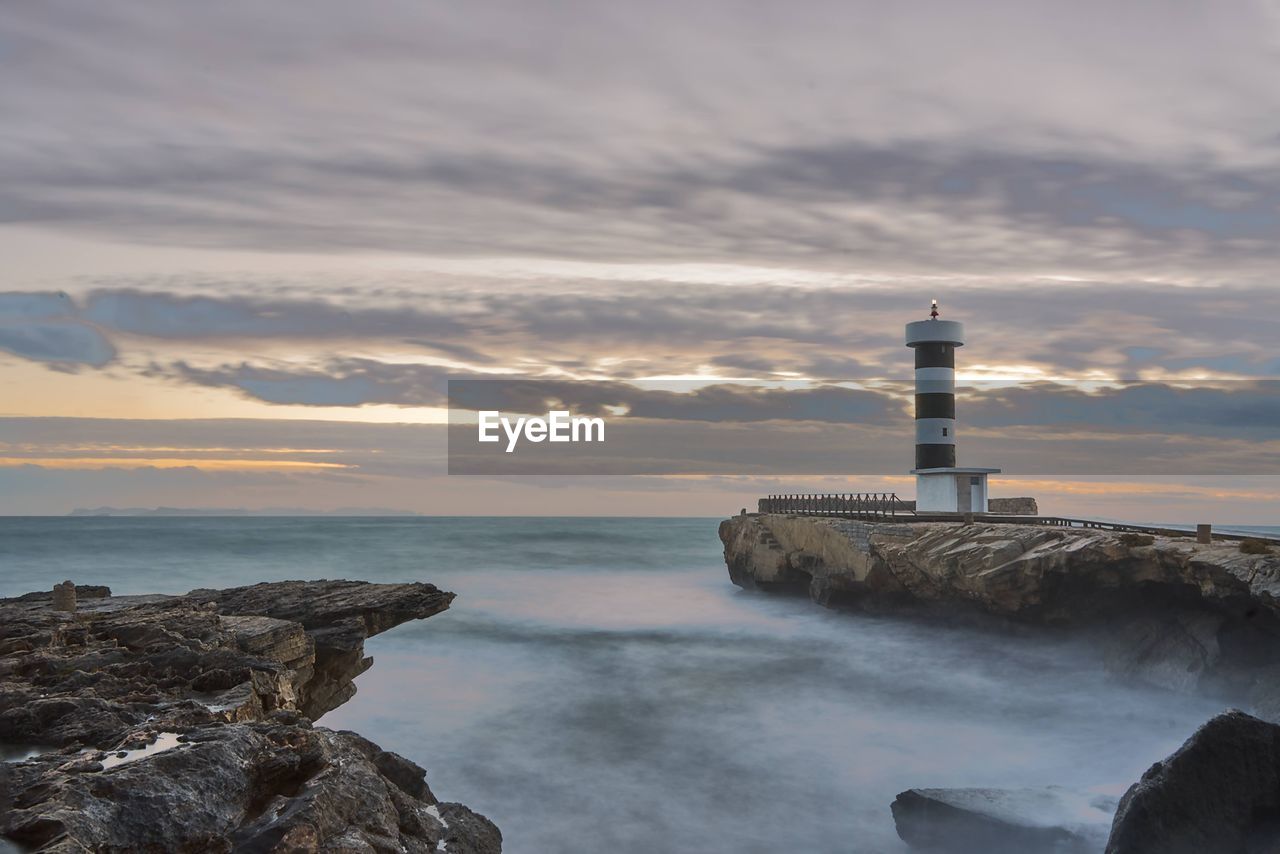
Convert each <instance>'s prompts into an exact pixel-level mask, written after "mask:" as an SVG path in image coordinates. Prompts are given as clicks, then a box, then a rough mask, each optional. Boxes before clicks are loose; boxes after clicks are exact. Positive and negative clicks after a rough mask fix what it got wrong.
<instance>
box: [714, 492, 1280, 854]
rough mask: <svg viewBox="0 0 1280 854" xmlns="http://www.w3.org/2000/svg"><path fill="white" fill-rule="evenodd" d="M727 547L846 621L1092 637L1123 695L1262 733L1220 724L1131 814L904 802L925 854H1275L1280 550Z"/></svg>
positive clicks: (1053, 799)
mask: <svg viewBox="0 0 1280 854" xmlns="http://www.w3.org/2000/svg"><path fill="white" fill-rule="evenodd" d="M720 539H721V541H722V542H723V544H724V556H725V563H726V566H727V568H728V571H729V576H730V578H731V580H732V581H733V583H734V584H737V585H738V586H740V587H744V588H753V589H759V590H764V591H773V592H796V593H799V592H803V593H804V594H807V595H808V596H809V597H810V598H811V599H813V600H814V601H815V602H817V603H819V604H821V605H825V606H828V607H835V608H847V609H851V610H862V611H869V612H875V613H902V614H909V615H915V616H928V617H930V618H938V617H944V618H950V619H955V618H963V619H973V620H977V621H979V622H982V623H983V624H984V625H986V626H988V627H992V628H997V629H999V628H1008V627H1031V626H1037V627H1040V629H1041V630H1044V631H1062V632H1081V633H1087V634H1088V635H1089V636H1090V637H1091V638H1094V639H1096V640H1097V641H1098V643H1099V660H1100V666H1102V667H1104V668H1105V669H1106V670H1107V671H1109V672H1110V673H1111V674H1113V675H1114V676H1116V677H1117V678H1121V679H1124V680H1126V681H1130V682H1141V683H1144V684H1147V685H1152V686H1156V687H1159V688H1162V689H1167V690H1170V691H1174V692H1180V693H1196V694H1200V695H1205V696H1210V697H1214V698H1219V699H1222V700H1223V701H1224V702H1227V703H1230V704H1233V705H1241V706H1244V707H1246V708H1247V709H1249V711H1250V712H1252V713H1253V715H1256V717H1254V716H1251V715H1249V714H1246V713H1245V712H1241V711H1236V710H1230V711H1227V712H1225V713H1223V714H1221V715H1218V716H1217V717H1215V718H1213V719H1212V720H1210V721H1209V722H1208V723H1206V724H1205V725H1204V726H1203V727H1201V729H1200V730H1198V731H1197V732H1196V733H1194V734H1193V735H1191V737H1190V738H1189V739H1188V741H1187V742H1186V744H1185V745H1184V746H1183V747H1182V748H1181V749H1179V750H1178V751H1177V752H1176V753H1174V754H1173V755H1172V756H1170V757H1169V758H1168V759H1166V760H1164V761H1163V762H1160V763H1156V765H1154V766H1153V767H1152V768H1151V769H1150V770H1149V771H1148V772H1147V773H1146V774H1145V775H1143V778H1142V779H1141V780H1140V781H1138V782H1137V783H1135V784H1134V785H1133V786H1131V787H1130V788H1129V790H1128V791H1127V792H1125V793H1124V795H1123V797H1121V798H1119V799H1118V800H1117V799H1115V798H1114V797H1108V796H1105V795H1100V794H1099V793H1090V792H1070V791H1066V790H1061V789H1058V788H1056V787H1054V786H1052V785H1046V786H1045V787H1043V788H1041V789H1032V790H1026V789H1018V790H1000V789H941V790H939V789H912V790H908V791H906V792H903V793H901V794H900V795H899V796H898V798H897V800H896V801H895V802H894V804H893V805H892V809H893V813H894V819H895V822H896V824H897V827H898V833H899V836H900V837H901V838H902V839H903V840H904V841H905V842H907V843H908V844H909V845H911V846H912V848H913V850H919V851H933V852H955V854H972V852H984V854H990V853H991V852H1010V854H1013V852H1017V854H1037V852H1080V853H1081V854H1085V852H1102V851H1104V850H1105V851H1106V852H1107V854H1148V853H1149V854H1156V852H1159V854H1171V853H1172V854H1179V852H1187V854H1191V852H1202V853H1203V854H1253V852H1263V851H1280V725H1277V723H1276V722H1277V721H1280V554H1277V553H1274V550H1272V552H1265V551H1263V553H1256V554H1255V553H1248V552H1246V551H1245V550H1242V549H1241V548H1240V545H1239V544H1238V543H1234V542H1226V543H1223V542H1215V543H1212V544H1200V543H1196V542H1195V541H1194V540H1192V539H1189V538H1183V537H1173V536H1155V537H1150V536H1135V535H1132V534H1122V533H1116V532H1111V531H1105V530H1100V529H1067V528H1053V527H1041V526H1036V525H1022V524H990V523H983V522H981V521H977V522H974V523H973V524H964V523H961V522H954V523H952V522H919V523H909V522H894V521H888V520H886V521H856V520H846V519H834V518H828V517H806V516H794V515H782V514H748V513H743V514H740V515H738V516H735V517H733V518H731V519H727V520H725V521H724V522H722V523H721V524H720ZM1022 630H1027V629H1022ZM1051 782H1052V781H1046V783H1051ZM1113 814H1114V815H1113Z"/></svg>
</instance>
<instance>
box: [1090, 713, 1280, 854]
mask: <svg viewBox="0 0 1280 854" xmlns="http://www.w3.org/2000/svg"><path fill="white" fill-rule="evenodd" d="M1278 821H1280V726H1277V725H1276V724H1272V723H1267V722H1266V721H1261V720H1258V719H1257V718H1254V717H1251V716H1249V715H1246V714H1245V713H1244V712H1240V711H1234V710H1233V711H1228V712H1224V713H1223V714H1220V715H1218V716H1216V717H1214V718H1212V719H1210V720H1209V721H1208V723H1206V724H1204V726H1202V727H1200V729H1198V730H1197V731H1196V732H1195V734H1193V735H1192V736H1191V738H1189V739H1187V741H1186V743H1185V744H1183V745H1182V747H1180V748H1178V750H1177V751H1175V752H1174V753H1173V754H1172V755H1171V756H1169V758H1167V759H1165V760H1164V761H1163V762H1157V763H1156V764H1155V765H1152V766H1151V768H1150V769H1149V770H1148V771H1147V772H1146V773H1145V774H1143V775H1142V779H1141V780H1139V781H1138V782H1137V783H1135V784H1134V785H1133V786H1132V787H1130V789H1129V791H1127V792H1126V793H1125V794H1124V797H1122V798H1121V799H1120V806H1119V808H1118V809H1117V811H1116V817H1115V822H1114V823H1113V824H1112V827H1111V837H1110V839H1109V840H1108V842H1107V848H1106V851H1107V854H1150V852H1160V854H1255V852H1256V854H1261V852H1274V851H1280V824H1278V823H1277V822H1278Z"/></svg>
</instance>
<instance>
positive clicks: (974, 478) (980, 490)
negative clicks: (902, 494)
mask: <svg viewBox="0 0 1280 854" xmlns="http://www.w3.org/2000/svg"><path fill="white" fill-rule="evenodd" d="M999 472H1000V469H986V468H966V467H959V466H957V467H955V468H936V469H912V470H911V473H912V474H913V475H915V476H916V512H917V513H986V512H987V475H991V474H999Z"/></svg>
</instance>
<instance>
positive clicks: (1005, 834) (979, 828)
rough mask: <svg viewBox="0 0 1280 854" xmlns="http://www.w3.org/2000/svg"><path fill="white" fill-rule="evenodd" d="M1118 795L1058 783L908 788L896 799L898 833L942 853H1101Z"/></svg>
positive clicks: (922, 847) (918, 846)
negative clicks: (1022, 786) (1026, 786)
mask: <svg viewBox="0 0 1280 854" xmlns="http://www.w3.org/2000/svg"><path fill="white" fill-rule="evenodd" d="M1115 809H1116V799H1115V798H1114V797H1109V796H1107V795H1103V794H1098V793H1091V792H1076V791H1072V790H1070V789H1064V788H1060V787H1057V786H1046V787H1044V788H1040V789H908V790H907V791H905V792H903V793H901V794H900V795H898V797H897V799H896V800H894V802H893V820H894V822H895V824H896V825H897V829H898V836H899V837H900V838H901V839H902V841H904V842H906V843H907V844H908V845H910V846H911V848H912V850H915V851H921V852H936V854H973V852H979V851H980V852H983V854H1049V852H1052V854H1101V852H1102V849H1103V847H1104V846H1105V845H1106V841H1107V833H1108V832H1109V830H1110V828H1111V821H1112V815H1113V814H1114V812H1115Z"/></svg>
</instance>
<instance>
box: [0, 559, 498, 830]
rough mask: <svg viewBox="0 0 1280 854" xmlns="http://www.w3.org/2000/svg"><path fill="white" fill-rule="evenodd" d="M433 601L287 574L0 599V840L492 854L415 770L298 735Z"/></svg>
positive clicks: (461, 811) (436, 606) (442, 603)
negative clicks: (379, 637) (195, 585)
mask: <svg viewBox="0 0 1280 854" xmlns="http://www.w3.org/2000/svg"><path fill="white" fill-rule="evenodd" d="M452 599H453V594H452V593H448V592H445V591H441V590H439V589H437V588H436V587H434V586H432V585H430V584H421V583H416V584H370V583H367V582H358V581H312V582H301V581H287V582H277V583H268V584H258V585H253V586H249V587H238V588H232V589H227V590H196V591H192V592H191V593H189V594H187V595H185V596H118V597H113V596H111V595H109V591H107V590H106V589H105V588H85V587H81V588H79V603H78V606H77V608H76V610H75V611H66V610H58V609H55V607H54V604H55V603H54V597H53V595H52V594H47V593H41V594H29V595H27V596H24V597H20V598H17V599H5V600H0V745H2V746H3V747H4V748H5V749H6V751H7V752H8V753H9V754H11V755H12V754H15V753H16V754H18V756H15V757H13V759H11V761H6V762H0V847H3V840H9V841H10V842H11V843H13V844H15V845H17V846H20V847H19V848H18V850H34V851H44V852H59V854H63V853H64V852H65V854H70V852H86V851H94V852H117V851H118V852H123V851H154V852H218V851H233V850H234V851H246V852H254V851H260V852H321V851H344V852H446V854H496V852H499V851H501V834H500V833H499V831H498V829H497V828H496V827H495V826H494V825H493V824H492V823H491V822H489V821H488V820H487V819H486V818H484V817H483V816H481V815H479V814H478V813H475V812H472V811H471V810H470V809H468V808H467V807H465V806H463V805H461V804H454V803H442V802H440V801H438V800H437V798H436V797H435V795H434V794H433V793H432V792H431V790H430V788H429V787H428V786H427V783H426V780H425V771H424V770H423V769H422V768H421V767H419V766H418V765H416V764H415V763H413V762H412V761H410V760H408V759H406V758H405V757H402V756H399V755H397V754H395V753H392V752H389V751H385V750H382V749H381V748H379V747H378V746H377V745H376V744H374V743H373V742H371V741H369V740H368V739H366V738H363V737H362V736H360V735H358V734H356V733H353V732H345V731H333V730H329V729H326V728H323V727H318V726H313V724H312V719H315V718H318V717H319V716H320V715H322V714H324V713H325V712H327V711H329V710H331V709H334V708H336V707H337V706H339V705H341V704H342V703H344V702H345V701H346V700H348V699H349V698H350V697H351V696H352V695H353V694H354V693H355V684H354V679H355V677H356V676H358V675H359V674H360V673H362V672H364V671H365V670H366V669H368V667H369V666H370V665H371V664H372V659H370V658H367V657H366V656H365V655H364V641H365V639H366V638H368V637H370V636H372V635H375V634H378V633H379V632H382V631H386V630H387V629H389V628H392V627H394V626H396V625H399V624H401V623H403V622H406V621H409V620H416V619H423V618H426V617H430V616H432V615H433V614H437V613H440V612H441V611H443V610H445V609H446V608H448V607H449V603H450V602H451V601H452ZM59 604H61V603H59ZM27 754H29V755H27ZM15 760H16V761H15Z"/></svg>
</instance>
